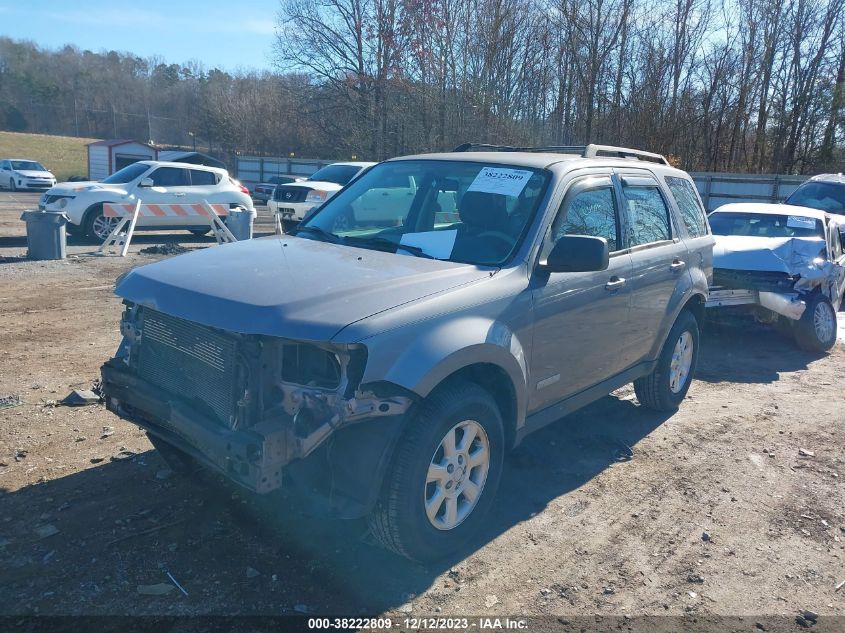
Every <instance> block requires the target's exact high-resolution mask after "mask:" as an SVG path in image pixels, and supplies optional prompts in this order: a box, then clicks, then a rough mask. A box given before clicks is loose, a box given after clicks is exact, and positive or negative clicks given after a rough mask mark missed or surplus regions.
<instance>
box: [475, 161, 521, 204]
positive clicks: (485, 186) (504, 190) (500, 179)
mask: <svg viewBox="0 0 845 633" xmlns="http://www.w3.org/2000/svg"><path fill="white" fill-rule="evenodd" d="M532 175H534V173H533V172H531V171H528V170H526V169H504V168H501V167H484V168H482V170H481V171H480V172H478V175H477V176H476V177H475V180H473V181H472V184H471V185H470V186H469V189H467V191H481V192H484V193H497V194H499V195H502V196H514V197H516V196H518V195H519V194H521V193H522V190H523V189H525V185H527V184H528V181H529V180H531V176H532Z"/></svg>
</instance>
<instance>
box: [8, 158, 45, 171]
mask: <svg viewBox="0 0 845 633" xmlns="http://www.w3.org/2000/svg"><path fill="white" fill-rule="evenodd" d="M11 163H12V169H14V170H16V171H47V169H46V168H45V167H44V165H42V164H41V163H36V162H35V161H34V160H13V161H11Z"/></svg>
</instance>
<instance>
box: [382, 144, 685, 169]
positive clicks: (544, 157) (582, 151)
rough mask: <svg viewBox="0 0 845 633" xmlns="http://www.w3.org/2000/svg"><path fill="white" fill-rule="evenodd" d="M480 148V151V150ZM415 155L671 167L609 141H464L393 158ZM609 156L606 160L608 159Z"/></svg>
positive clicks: (537, 163) (542, 165) (545, 163)
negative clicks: (517, 143) (521, 144)
mask: <svg viewBox="0 0 845 633" xmlns="http://www.w3.org/2000/svg"><path fill="white" fill-rule="evenodd" d="M479 150H480V151H479ZM415 158H424V159H433V158H437V159H439V160H456V161H458V160H459V161H467V160H469V161H478V162H485V163H503V164H509V165H519V166H524V167H534V168H540V169H542V168H546V167H548V166H550V165H553V164H555V163H561V162H565V161H575V160H589V159H599V160H601V162H602V163H603V164H607V163H610V164H617V165H622V164H625V165H630V163H631V162H637V163H645V164H648V165H650V166H660V167H665V168H668V169H672V170H674V169H675V168H674V167H672V166H671V165H670V164H669V162H668V161H667V160H666V159H665V158H664V157H663V156H662V155H661V154H654V153H652V152H644V151H642V150H638V149H631V148H628V147H614V146H611V145H595V144H591V145H565V146H548V147H511V146H508V145H487V144H483V143H464V144H463V145H459V146H458V147H456V148H455V149H454V150H453V151H452V152H443V153H430V154H417V155H414V156H402V157H401V158H397V159H392V160H407V159H415ZM608 159H609V160H608Z"/></svg>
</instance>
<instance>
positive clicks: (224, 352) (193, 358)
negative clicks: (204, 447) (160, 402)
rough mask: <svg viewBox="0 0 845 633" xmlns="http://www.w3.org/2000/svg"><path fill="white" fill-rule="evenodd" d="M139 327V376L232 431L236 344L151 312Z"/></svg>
mask: <svg viewBox="0 0 845 633" xmlns="http://www.w3.org/2000/svg"><path fill="white" fill-rule="evenodd" d="M138 325H139V330H140V334H141V344H140V346H139V348H140V349H139V356H138V359H137V362H138V365H137V371H138V374H139V376H140V377H141V378H142V379H144V380H146V381H148V382H150V383H152V384H153V385H155V386H157V387H159V388H161V389H163V390H165V391H167V392H168V393H171V394H173V395H174V396H178V397H180V398H182V399H183V400H185V401H187V402H188V403H189V404H190V405H191V406H193V407H194V408H195V409H196V410H197V411H199V412H202V413H205V414H206V415H208V416H210V417H212V418H214V419H216V420H217V421H219V422H221V423H222V424H225V425H226V426H228V427H232V426H233V425H234V423H235V414H236V412H235V406H236V388H237V382H238V380H237V376H238V371H237V341H236V340H235V338H234V337H232V336H231V335H226V334H225V333H224V332H220V331H219V330H215V329H213V328H209V327H205V326H203V325H199V324H197V323H192V322H190V321H185V320H183V319H178V318H176V317H172V316H169V315H167V314H163V313H161V312H157V311H155V310H151V309H149V308H143V309H141V314H140V315H139V321H138Z"/></svg>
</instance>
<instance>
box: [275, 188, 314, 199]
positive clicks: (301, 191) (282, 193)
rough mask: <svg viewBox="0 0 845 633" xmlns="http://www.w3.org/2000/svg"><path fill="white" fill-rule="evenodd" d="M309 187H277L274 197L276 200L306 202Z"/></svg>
mask: <svg viewBox="0 0 845 633" xmlns="http://www.w3.org/2000/svg"><path fill="white" fill-rule="evenodd" d="M307 195H308V189H306V188H305V187H282V186H279V187H276V191H275V193H274V194H273V199H274V200H276V202H305V196H307Z"/></svg>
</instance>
